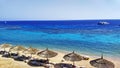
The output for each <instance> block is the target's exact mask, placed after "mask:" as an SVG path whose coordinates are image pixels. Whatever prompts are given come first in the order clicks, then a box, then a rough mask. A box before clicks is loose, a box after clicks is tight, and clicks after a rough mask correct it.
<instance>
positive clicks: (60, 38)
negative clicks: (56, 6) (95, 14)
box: [0, 20, 120, 57]
mask: <svg viewBox="0 0 120 68" xmlns="http://www.w3.org/2000/svg"><path fill="white" fill-rule="evenodd" d="M100 21H106V22H109V23H110V24H109V25H97V23H98V22H100ZM119 25H120V20H75V21H74V20H73V21H67V20H66V21H7V22H6V23H5V22H4V21H0V44H2V43H11V44H13V45H24V46H33V47H37V48H46V47H49V48H51V49H56V50H57V49H58V50H67V51H73V50H75V51H76V52H80V53H82V54H90V55H100V54H101V53H103V54H105V55H106V56H110V57H112V56H116V57H120V26H119Z"/></svg>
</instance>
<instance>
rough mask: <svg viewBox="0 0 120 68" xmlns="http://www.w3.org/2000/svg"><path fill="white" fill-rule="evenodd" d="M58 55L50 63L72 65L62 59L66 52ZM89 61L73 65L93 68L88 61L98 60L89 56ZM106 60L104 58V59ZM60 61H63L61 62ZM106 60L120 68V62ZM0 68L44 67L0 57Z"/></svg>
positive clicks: (51, 67)
mask: <svg viewBox="0 0 120 68" xmlns="http://www.w3.org/2000/svg"><path fill="white" fill-rule="evenodd" d="M57 53H58V55H57V56H56V57H53V58H50V59H49V60H50V62H52V63H54V64H55V63H70V64H72V62H70V61H65V60H64V59H63V58H62V57H63V56H64V55H65V54H67V53H66V52H65V53H63V52H58V51H57ZM33 57H34V58H39V59H45V58H41V57H39V56H36V55H33ZM89 58H90V59H89V60H82V61H79V62H75V65H76V66H77V67H85V68H95V67H92V66H91V65H90V64H89V62H90V60H93V59H96V58H99V57H92V56H89ZM105 59H106V58H105ZM61 60H64V62H63V61H61ZM107 60H109V61H112V62H113V63H114V64H115V68H119V67H120V62H119V60H118V59H114V60H113V59H109V58H107ZM0 68H44V67H32V66H29V65H28V64H27V63H25V62H21V61H15V60H13V59H12V58H3V57H1V56H0ZM50 68H54V67H53V66H52V65H50Z"/></svg>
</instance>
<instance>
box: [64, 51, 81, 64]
mask: <svg viewBox="0 0 120 68" xmlns="http://www.w3.org/2000/svg"><path fill="white" fill-rule="evenodd" d="M63 58H64V59H65V60H66V61H72V62H73V65H74V62H75V61H81V60H82V59H83V56H80V55H78V54H76V53H75V52H74V51H73V52H72V53H69V54H66V55H65V56H64V57H63Z"/></svg>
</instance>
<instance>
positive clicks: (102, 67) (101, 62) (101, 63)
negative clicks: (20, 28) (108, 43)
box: [0, 44, 115, 68]
mask: <svg viewBox="0 0 120 68" xmlns="http://www.w3.org/2000/svg"><path fill="white" fill-rule="evenodd" d="M0 48H1V49H4V51H5V50H6V48H9V52H11V51H17V52H18V53H19V51H22V52H23V53H25V54H27V53H29V54H31V56H32V55H33V54H37V55H38V56H40V57H43V58H46V59H47V60H48V59H49V58H52V57H55V56H57V55H58V53H56V52H54V51H51V50H49V49H48V48H47V49H45V50H43V51H40V52H39V50H38V49H36V48H32V47H29V48H25V47H23V46H12V45H11V44H2V45H1V46H0ZM63 58H64V59H65V60H66V61H71V62H73V65H75V61H81V60H83V59H84V57H83V56H81V55H78V54H76V53H75V52H74V51H73V52H72V53H69V54H66V55H64V57H63ZM90 64H91V65H92V66H94V67H96V68H115V65H114V64H113V63H112V62H111V61H108V60H106V59H104V58H103V55H102V56H101V58H98V59H95V60H91V61H90Z"/></svg>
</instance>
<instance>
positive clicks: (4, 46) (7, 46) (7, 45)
mask: <svg viewBox="0 0 120 68" xmlns="http://www.w3.org/2000/svg"><path fill="white" fill-rule="evenodd" d="M9 47H11V44H2V45H1V48H3V49H4V51H5V48H9Z"/></svg>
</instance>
